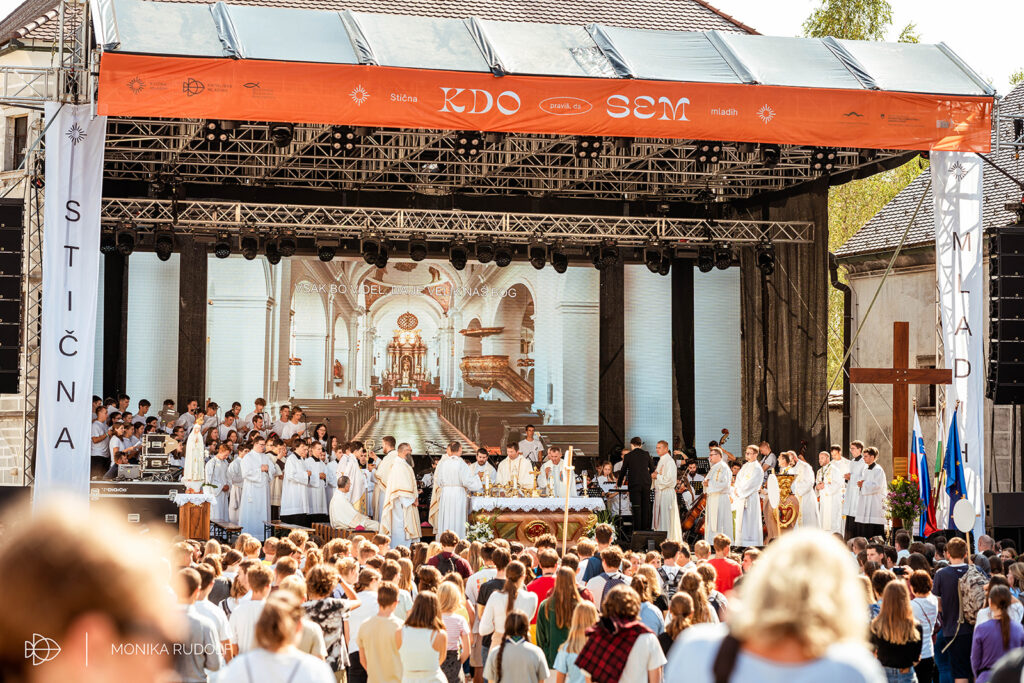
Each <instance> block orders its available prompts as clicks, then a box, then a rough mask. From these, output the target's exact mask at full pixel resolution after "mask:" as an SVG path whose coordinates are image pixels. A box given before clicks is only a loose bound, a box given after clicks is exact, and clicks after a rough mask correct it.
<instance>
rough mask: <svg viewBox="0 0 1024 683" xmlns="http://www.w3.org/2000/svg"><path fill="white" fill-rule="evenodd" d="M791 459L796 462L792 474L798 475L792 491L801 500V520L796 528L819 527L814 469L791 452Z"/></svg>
mask: <svg viewBox="0 0 1024 683" xmlns="http://www.w3.org/2000/svg"><path fill="white" fill-rule="evenodd" d="M790 459H791V460H795V461H796V462H795V464H794V465H793V470H792V474H795V475H796V479H794V480H793V484H792V486H791V487H790V490H791V491H792V492H793V495H794V496H796V497H797V498H798V499H799V500H800V518H799V519H798V520H797V522H796V528H797V529H801V528H803V527H817V526H818V496H817V495H816V494H815V491H814V468H813V467H811V465H810V463H808V462H807V461H806V460H804V459H803V458H801V457H799V456H795V457H794V453H793V452H792V451H790Z"/></svg>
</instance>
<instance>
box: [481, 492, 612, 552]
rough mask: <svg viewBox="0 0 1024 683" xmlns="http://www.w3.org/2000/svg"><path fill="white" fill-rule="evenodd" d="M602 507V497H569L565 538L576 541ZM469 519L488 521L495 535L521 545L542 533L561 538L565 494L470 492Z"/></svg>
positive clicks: (603, 505)
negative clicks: (484, 493) (530, 494)
mask: <svg viewBox="0 0 1024 683" xmlns="http://www.w3.org/2000/svg"><path fill="white" fill-rule="evenodd" d="M604 509H605V503H604V500H602V499H601V498H585V497H573V498H569V524H568V527H567V530H568V534H567V538H568V542H569V543H575V542H576V541H578V540H579V539H580V538H581V537H582V536H583V533H584V532H585V531H586V530H587V529H588V528H589V527H590V526H591V525H592V524H593V523H594V522H596V514H595V513H596V512H597V511H599V510H604ZM469 521H470V522H488V523H489V524H491V526H492V527H494V535H495V536H496V537H498V538H506V539H508V540H509V541H518V542H520V543H523V544H524V545H533V544H534V543H535V542H536V540H537V539H538V538H540V537H541V536H543V535H544V534H554V536H555V538H556V539H558V541H559V542H561V540H562V525H563V524H564V521H565V498H557V497H518V498H502V497H494V496H472V497H471V498H470V499H469Z"/></svg>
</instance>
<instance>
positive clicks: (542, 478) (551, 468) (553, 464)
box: [523, 446, 579, 499]
mask: <svg viewBox="0 0 1024 683" xmlns="http://www.w3.org/2000/svg"><path fill="white" fill-rule="evenodd" d="M523 457H525V456H523ZM569 482H572V489H571V491H572V496H575V495H578V493H579V489H578V488H577V485H576V468H575V467H571V468H570V466H569V462H568V461H567V460H565V459H564V458H562V449H561V448H559V447H558V446H549V447H548V454H547V458H545V459H544V462H542V463H541V465H540V474H539V475H537V488H539V489H540V490H541V491H545V492H548V494H549V495H552V496H554V497H555V498H563V499H564V498H565V493H566V491H567V490H570V489H569Z"/></svg>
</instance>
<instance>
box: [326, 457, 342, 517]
mask: <svg viewBox="0 0 1024 683" xmlns="http://www.w3.org/2000/svg"><path fill="white" fill-rule="evenodd" d="M340 456H341V451H340V450H339V451H338V452H337V453H331V454H330V455H329V456H328V458H327V462H326V464H325V468H326V470H327V485H326V486H325V487H324V490H325V491H326V492H327V509H328V511H330V509H331V501H332V500H334V494H335V493H336V492H337V491H338V479H340V477H339V476H338V458H339V457H340Z"/></svg>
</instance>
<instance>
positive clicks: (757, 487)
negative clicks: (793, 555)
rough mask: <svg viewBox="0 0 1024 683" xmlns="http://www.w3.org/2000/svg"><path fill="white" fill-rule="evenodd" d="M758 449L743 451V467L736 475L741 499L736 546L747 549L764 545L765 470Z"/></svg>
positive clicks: (737, 495) (738, 494)
mask: <svg viewBox="0 0 1024 683" xmlns="http://www.w3.org/2000/svg"><path fill="white" fill-rule="evenodd" d="M757 456H758V447H757V446H753V445H751V446H747V448H746V450H744V451H743V459H744V460H745V461H746V462H744V463H743V467H741V468H740V472H739V474H737V475H736V484H735V491H736V497H737V498H739V499H740V501H741V505H740V507H739V512H738V519H737V521H736V523H737V527H738V532H737V534H736V538H737V541H736V545H738V546H745V547H747V548H751V547H756V546H762V545H764V528H763V527H762V524H761V495H760V493H761V484H762V483H763V482H764V470H763V468H762V465H761V463H759V462H758V461H757Z"/></svg>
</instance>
